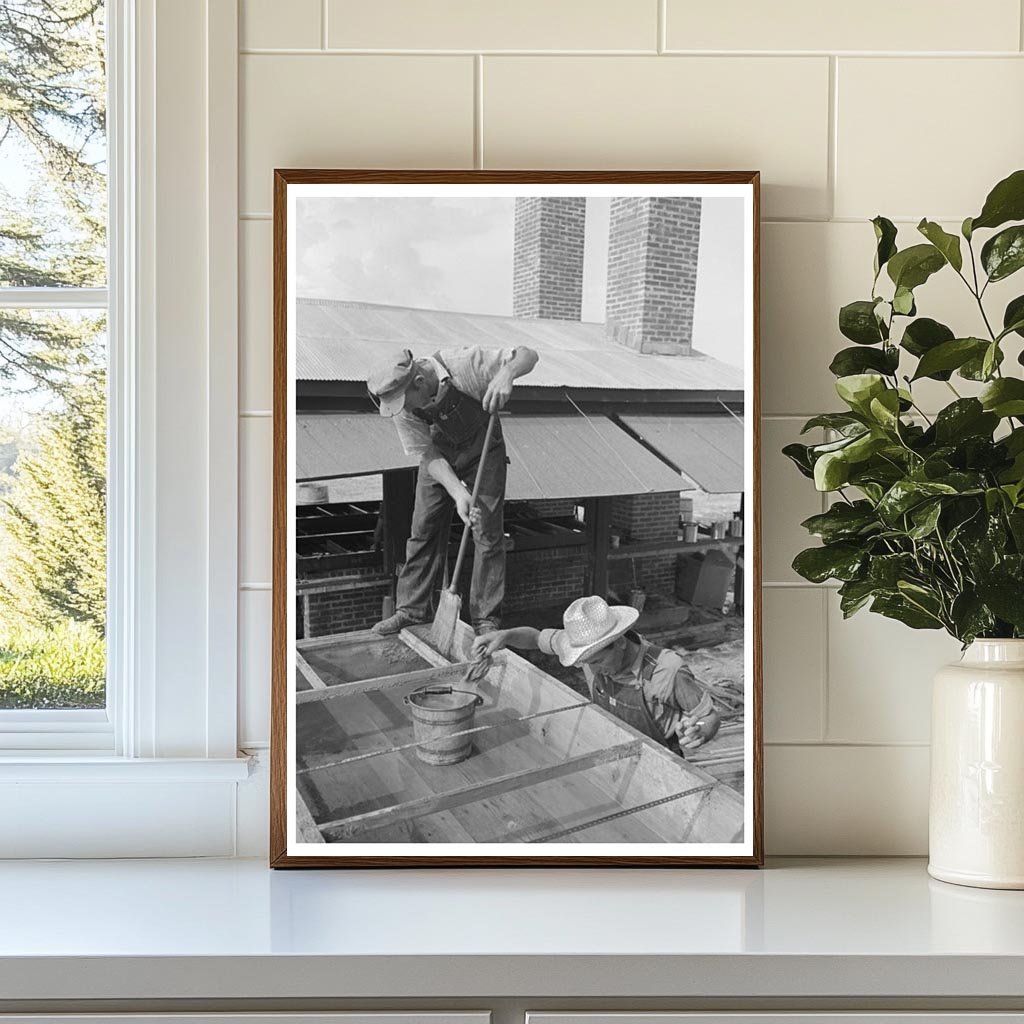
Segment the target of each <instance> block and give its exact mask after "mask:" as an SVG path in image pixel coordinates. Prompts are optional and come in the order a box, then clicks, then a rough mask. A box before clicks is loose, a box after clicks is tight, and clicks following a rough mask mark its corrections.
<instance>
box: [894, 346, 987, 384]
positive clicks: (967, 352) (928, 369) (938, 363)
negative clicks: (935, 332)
mask: <svg viewBox="0 0 1024 1024" xmlns="http://www.w3.org/2000/svg"><path fill="white" fill-rule="evenodd" d="M986 348H988V343H987V342H984V341H982V340H981V339H980V338H953V340H952V341H944V342H942V344H940V345H936V346H935V347H934V348H932V349H929V350H928V351H927V352H925V354H924V355H923V356H921V361H920V362H919V363H918V364H917V369H916V370H915V371H914V376H913V378H912V379H913V380H920V379H921V378H922V377H932V378H935V379H936V380H941V379H942V378H941V377H940V376H939V374H941V373H943V372H944V371H946V370H949V371H953V370H956V369H958V368H959V367H960V366H962V365H963V364H964V363H966V362H967V360H968V359H971V358H973V357H974V356H978V357H979V358H982V357H984V354H985V349H986Z"/></svg>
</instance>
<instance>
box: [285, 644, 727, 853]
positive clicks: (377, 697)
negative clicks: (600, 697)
mask: <svg viewBox="0 0 1024 1024" xmlns="http://www.w3.org/2000/svg"><path fill="white" fill-rule="evenodd" d="M471 638H472V635H471V634H470V633H469V630H468V628H464V629H463V632H462V641H463V643H464V644H468V642H469V641H470V640H471ZM426 639H427V635H426V634H425V631H423V630H405V631H403V633H402V634H401V636H400V638H397V639H391V640H384V639H381V638H379V637H376V638H375V637H374V636H373V634H367V633H358V634H348V635H342V636H338V637H331V638H326V637H324V638H318V640H316V641H313V644H314V645H315V646H316V647H319V648H320V649H324V648H335V649H338V648H341V649H344V648H345V647H354V646H356V645H359V646H364V645H366V644H367V643H375V644H376V645H378V646H380V647H388V648H391V649H392V650H393V649H394V648H395V647H396V646H397V645H399V644H403V645H405V647H406V648H408V650H409V651H410V652H411V653H412V652H415V653H416V654H418V655H420V656H421V657H422V658H423V659H424V660H425V661H427V662H429V666H430V667H427V668H420V669H416V670H413V671H410V672H397V673H395V674H392V675H385V676H378V677H375V678H369V679H364V680H361V681H357V682H350V681H345V682H333V681H331V680H324V679H321V678H319V676H316V673H315V672H314V673H313V675H314V676H316V678H315V680H311V682H312V686H311V688H310V689H308V690H303V691H302V692H300V693H298V694H297V695H296V732H297V745H298V747H299V748H300V749H299V753H298V767H297V773H296V775H297V793H296V805H297V807H298V808H299V810H298V825H299V835H300V837H301V839H302V841H305V842H315V843H320V842H328V843H332V844H337V843H345V842H502V843H503V842H534V843H547V842H569V843H575V842H604V843H626V842H629V843H636V842H650V843H666V842H675V843H682V842H701V841H703V842H725V843H728V842H736V841H738V839H739V838H740V837H741V836H742V832H743V818H744V810H743V800H742V798H741V796H740V795H739V794H738V793H736V792H735V791H734V790H733V789H731V788H729V787H728V786H727V785H725V784H723V783H722V782H721V781H720V780H719V779H718V778H717V777H716V776H715V775H713V774H711V773H709V772H708V771H706V770H705V769H704V768H703V767H701V766H700V765H698V764H695V763H689V762H686V761H684V760H682V759H680V758H678V757H676V756H675V755H674V754H671V753H670V752H669V751H668V750H666V749H665V748H664V747H662V746H660V745H659V744H658V743H655V742H654V741H653V740H651V739H650V738H648V737H647V736H644V735H642V734H641V733H639V732H637V731H636V730H634V729H632V728H631V727H629V726H628V725H626V724H624V723H623V722H621V721H619V720H618V719H617V718H615V717H613V716H612V715H610V714H609V713H608V712H606V711H604V710H602V709H601V708H598V707H597V706H596V705H594V704H592V703H590V702H589V701H588V700H586V699H584V698H581V697H580V695H579V694H578V693H576V692H575V691H574V690H573V689H571V688H570V687H568V686H566V685H565V684H564V683H562V682H559V681H558V680H557V679H554V678H553V677H551V676H549V675H547V674H546V673H545V672H542V671H541V670H540V669H538V668H536V667H535V666H533V665H531V664H530V663H529V662H527V661H525V660H524V659H523V658H521V657H519V656H518V655H516V654H515V653H513V652H511V651H502V652H500V653H499V654H498V655H497V656H496V658H495V661H494V664H493V665H492V668H491V670H490V671H489V672H488V674H487V677H486V678H485V679H483V680H481V681H480V682H479V683H477V684H469V683H466V682H464V681H462V680H463V677H464V676H465V674H466V671H467V670H468V668H469V664H466V663H461V664H460V663H454V664H453V663H451V662H450V661H448V659H446V658H444V657H442V656H441V655H440V654H438V653H437V652H436V651H435V650H434V649H433V648H432V647H430V646H429V644H428V643H427V642H426ZM304 646H305V645H304ZM308 650H309V647H308V646H307V651H308ZM297 657H298V658H299V659H300V664H303V663H304V664H305V671H309V672H312V671H313V670H312V669H310V668H309V665H308V662H306V661H305V659H304V658H303V656H302V655H301V654H299V655H297ZM392 659H393V663H396V661H395V659H394V655H392ZM431 683H432V684H448V685H455V686H458V687H461V688H464V689H467V688H468V689H473V690H475V691H476V692H478V693H479V694H480V696H481V698H482V701H483V705H482V708H481V710H480V712H478V714H477V717H476V719H475V722H474V724H473V725H472V726H471V727H469V728H468V729H467V730H466V732H467V734H468V735H471V736H472V737H473V741H474V747H475V752H474V755H473V756H472V757H471V758H470V759H469V760H468V761H466V762H463V763H462V764H459V765H446V766H431V765H426V764H424V763H423V762H421V761H420V760H419V758H418V757H417V753H416V747H417V746H418V744H417V742H416V740H415V736H414V732H413V727H412V724H411V722H410V721H409V720H408V718H407V717H406V715H405V713H404V711H403V708H402V702H403V699H404V697H405V696H406V695H408V694H409V693H411V692H412V691H413V690H415V689H416V688H418V687H421V686H423V685H424V684H431Z"/></svg>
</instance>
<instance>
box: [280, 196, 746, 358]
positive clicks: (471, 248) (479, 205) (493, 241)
mask: <svg viewBox="0 0 1024 1024" xmlns="http://www.w3.org/2000/svg"><path fill="white" fill-rule="evenodd" d="M610 202H611V201H610V200H609V199H606V198H589V199H588V200H587V219H586V232H585V240H584V263H583V311H582V319H583V320H584V321H587V322H592V323H603V322H604V319H605V285H606V281H607V269H608V268H607V252H608V217H609V207H610ZM514 208H515V200H514V199H497V198H486V199H480V198H471V197H467V198H456V197H452V198H411V197H403V198H308V197H307V198H302V199H299V200H298V202H297V204H296V222H297V228H296V230H297V234H296V240H297V267H296V294H297V295H299V296H300V297H303V298H321V299H346V300H349V301H355V302H376V303H383V304H389V305H397V306H415V307H419V308H422V309H441V310H452V311H455V312H460V313H489V314H492V315H497V316H510V315H511V314H512V252H513V248H512V247H513V233H514ZM742 238H743V206H742V202H741V201H740V200H738V199H705V200H704V203H703V208H702V215H701V250H700V263H699V267H698V282H697V304H696V305H697V308H696V311H695V313H694V338H693V341H694V347H695V348H697V349H699V350H700V351H702V352H706V353H707V354H709V355H714V356H715V357H716V358H718V359H721V360H723V361H725V362H728V363H732V364H733V365H736V366H742V365H743V301H742V276H741V275H742V268H743V252H742Z"/></svg>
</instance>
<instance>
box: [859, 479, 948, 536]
mask: <svg viewBox="0 0 1024 1024" xmlns="http://www.w3.org/2000/svg"><path fill="white" fill-rule="evenodd" d="M956 493H957V489H956V488H955V487H953V486H952V485H950V484H944V483H938V482H937V481H928V480H897V481H896V483H894V484H893V485H892V486H891V487H890V488H889V490H887V491H886V492H885V494H884V495H883V496H882V500H881V501H880V502H879V503H878V508H877V509H876V511H877V512H878V514H879V515H880V516H881V517H882V519H883V520H884V521H885V522H886V523H888V524H889V525H891V526H895V525H898V522H899V518H900V516H902V515H904V514H906V513H907V512H909V511H910V510H911V509H912V508H915V507H916V506H918V505H920V504H921V503H922V502H925V501H928V499H929V498H936V497H939V496H940V495H943V494H956Z"/></svg>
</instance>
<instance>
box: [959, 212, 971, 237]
mask: <svg viewBox="0 0 1024 1024" xmlns="http://www.w3.org/2000/svg"><path fill="white" fill-rule="evenodd" d="M973 220H974V218H973V217H965V218H964V222H963V224H961V225H960V234H961V235H963V236H964V238H966V239H967V241H968V242H969V241H970V240H971V235H972V234H974V230H973V229H972V227H971V223H972V221H973Z"/></svg>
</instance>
